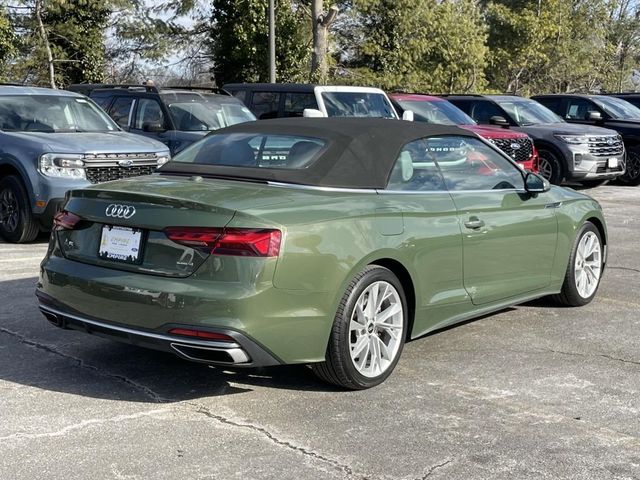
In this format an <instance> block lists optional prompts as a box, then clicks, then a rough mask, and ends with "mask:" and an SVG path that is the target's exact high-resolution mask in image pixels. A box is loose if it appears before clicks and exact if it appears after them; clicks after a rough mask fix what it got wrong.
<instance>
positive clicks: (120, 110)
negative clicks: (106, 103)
mask: <svg viewBox="0 0 640 480" xmlns="http://www.w3.org/2000/svg"><path fill="white" fill-rule="evenodd" d="M132 109H133V97H117V98H116V100H115V102H113V105H111V108H110V109H109V112H108V113H109V116H110V117H111V118H113V120H114V121H115V122H116V123H117V124H118V126H120V127H121V128H126V127H128V126H129V120H130V117H131V110H132Z"/></svg>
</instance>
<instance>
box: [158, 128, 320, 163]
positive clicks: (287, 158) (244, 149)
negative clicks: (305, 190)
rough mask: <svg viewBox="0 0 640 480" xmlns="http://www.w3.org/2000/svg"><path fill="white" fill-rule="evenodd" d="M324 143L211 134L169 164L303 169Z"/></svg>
mask: <svg viewBox="0 0 640 480" xmlns="http://www.w3.org/2000/svg"><path fill="white" fill-rule="evenodd" d="M325 145H326V142H325V140H322V139H319V138H312V137H302V136H294V135H279V134H264V133H262V134H252V133H229V134H226V135H225V134H220V135H211V136H209V137H207V138H205V139H203V140H202V141H200V142H197V143H194V144H193V145H191V146H190V147H189V148H187V149H185V150H184V151H183V152H181V153H179V154H178V155H176V156H175V157H173V159H172V160H171V162H169V164H167V166H166V170H171V165H175V164H180V163H188V164H196V165H219V166H228V167H247V168H253V169H255V168H264V169H304V168H306V167H308V166H309V165H311V164H312V163H313V162H314V161H315V159H316V158H317V157H318V154H319V153H320V152H321V151H322V149H323V148H324V147H325Z"/></svg>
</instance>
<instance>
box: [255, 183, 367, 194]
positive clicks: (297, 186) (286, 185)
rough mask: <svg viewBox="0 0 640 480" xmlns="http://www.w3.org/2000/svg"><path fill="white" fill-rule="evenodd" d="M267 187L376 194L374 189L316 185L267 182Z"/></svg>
mask: <svg viewBox="0 0 640 480" xmlns="http://www.w3.org/2000/svg"><path fill="white" fill-rule="evenodd" d="M267 185H270V186H272V187H281V188H295V189H298V190H315V191H320V192H345V193H374V194H377V193H378V192H377V190H376V189H375V188H349V187H319V186H317V185H301V184H299V183H287V182H272V181H268V182H267Z"/></svg>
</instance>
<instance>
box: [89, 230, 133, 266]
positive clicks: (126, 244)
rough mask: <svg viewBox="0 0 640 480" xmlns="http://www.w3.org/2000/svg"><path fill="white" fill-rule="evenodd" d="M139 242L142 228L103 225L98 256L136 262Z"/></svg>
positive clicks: (105, 258)
mask: <svg viewBox="0 0 640 480" xmlns="http://www.w3.org/2000/svg"><path fill="white" fill-rule="evenodd" d="M141 244H142V230H137V229H134V228H128V227H116V226H112V225H104V226H103V227H102V238H101V239H100V250H99V251H98V256H99V257H100V258H102V259H104V260H115V261H118V262H126V263H138V261H139V260H140V246H141Z"/></svg>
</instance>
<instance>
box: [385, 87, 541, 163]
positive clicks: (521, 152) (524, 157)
mask: <svg viewBox="0 0 640 480" xmlns="http://www.w3.org/2000/svg"><path fill="white" fill-rule="evenodd" d="M389 98H390V99H391V103H393V106H394V107H395V108H396V110H397V111H398V114H399V115H402V113H403V112H404V111H405V110H411V111H412V112H413V115H414V120H415V121H417V122H426V123H435V124H441V125H458V126H460V127H461V128H464V129H466V130H471V131H472V132H474V133H476V134H478V135H480V136H481V137H483V138H486V139H487V140H489V141H490V142H491V143H493V144H494V145H495V146H496V147H498V148H499V149H500V150H502V151H503V152H505V153H506V154H507V155H509V156H510V157H511V158H513V159H514V160H515V161H516V162H518V164H519V165H520V166H521V167H522V168H524V169H525V170H529V171H532V172H536V173H537V172H538V152H537V151H536V147H534V145H533V141H532V140H531V138H529V136H528V135H527V134H526V133H521V132H516V131H514V130H510V129H506V128H500V127H490V126H486V125H478V124H477V123H476V122H475V121H474V120H473V119H472V118H471V117H470V116H469V115H467V114H466V113H464V112H463V111H462V110H460V109H459V108H458V107H456V106H455V105H453V104H452V103H449V102H447V101H446V100H443V99H442V98H439V97H432V96H430V95H418V94H413V93H392V94H389Z"/></svg>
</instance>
